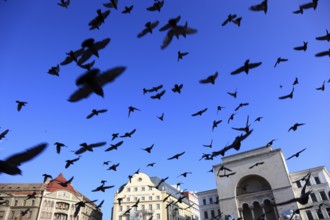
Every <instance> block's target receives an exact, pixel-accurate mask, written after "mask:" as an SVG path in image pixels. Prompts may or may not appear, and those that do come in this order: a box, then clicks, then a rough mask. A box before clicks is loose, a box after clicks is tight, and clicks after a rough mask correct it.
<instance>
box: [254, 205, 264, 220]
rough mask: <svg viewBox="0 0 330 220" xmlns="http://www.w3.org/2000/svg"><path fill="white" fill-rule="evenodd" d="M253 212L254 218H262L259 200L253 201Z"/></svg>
mask: <svg viewBox="0 0 330 220" xmlns="http://www.w3.org/2000/svg"><path fill="white" fill-rule="evenodd" d="M253 213H254V216H255V218H256V219H262V217H263V214H264V213H263V212H262V209H261V207H260V204H259V202H254V203H253Z"/></svg>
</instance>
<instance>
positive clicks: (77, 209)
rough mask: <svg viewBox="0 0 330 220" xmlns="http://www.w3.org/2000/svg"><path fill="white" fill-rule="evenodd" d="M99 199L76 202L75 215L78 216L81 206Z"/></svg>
mask: <svg viewBox="0 0 330 220" xmlns="http://www.w3.org/2000/svg"><path fill="white" fill-rule="evenodd" d="M96 201H97V200H92V201H79V202H77V203H76V204H75V207H76V208H75V210H74V213H73V217H77V216H78V214H79V211H80V209H81V207H85V206H86V204H87V203H93V202H96Z"/></svg>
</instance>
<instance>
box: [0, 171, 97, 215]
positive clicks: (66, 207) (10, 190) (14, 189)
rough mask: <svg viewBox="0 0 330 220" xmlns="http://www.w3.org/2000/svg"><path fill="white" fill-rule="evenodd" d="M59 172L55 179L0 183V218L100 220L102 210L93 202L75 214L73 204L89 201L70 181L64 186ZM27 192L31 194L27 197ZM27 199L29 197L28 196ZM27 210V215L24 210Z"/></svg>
mask: <svg viewBox="0 0 330 220" xmlns="http://www.w3.org/2000/svg"><path fill="white" fill-rule="evenodd" d="M58 181H60V182H65V181H66V179H65V178H64V176H63V175H62V174H60V175H59V176H58V177H56V178H55V179H54V180H52V181H49V180H47V181H46V182H45V183H37V184H24V183H22V184H16V183H15V184H11V183H10V184H6V183H4V184H0V197H1V200H0V204H1V205H0V220H2V219H3V220H21V219H29V220H101V219H102V213H101V211H100V209H99V208H97V206H96V205H95V204H94V203H86V205H85V207H82V208H80V211H79V213H78V215H77V216H76V217H74V212H75V209H76V206H75V204H76V203H77V202H80V201H84V202H90V200H89V199H88V198H86V197H85V196H84V195H82V194H81V193H80V192H78V191H77V190H75V189H74V188H73V187H72V185H71V184H69V185H68V186H67V187H63V186H61V185H60V184H58ZM28 195H34V196H33V197H31V198H29V197H28ZM28 198H29V199H28ZM24 212H26V214H25V213H24Z"/></svg>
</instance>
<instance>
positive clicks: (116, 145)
mask: <svg viewBox="0 0 330 220" xmlns="http://www.w3.org/2000/svg"><path fill="white" fill-rule="evenodd" d="M123 143H124V141H119V142H118V143H116V144H111V146H110V147H109V148H107V149H106V150H105V151H111V150H118V147H120V146H121V145H122V144H123Z"/></svg>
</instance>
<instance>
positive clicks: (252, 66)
mask: <svg viewBox="0 0 330 220" xmlns="http://www.w3.org/2000/svg"><path fill="white" fill-rule="evenodd" d="M261 64H262V62H258V63H250V64H249V68H250V69H252V68H256V67H258V66H260V65H261Z"/></svg>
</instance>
